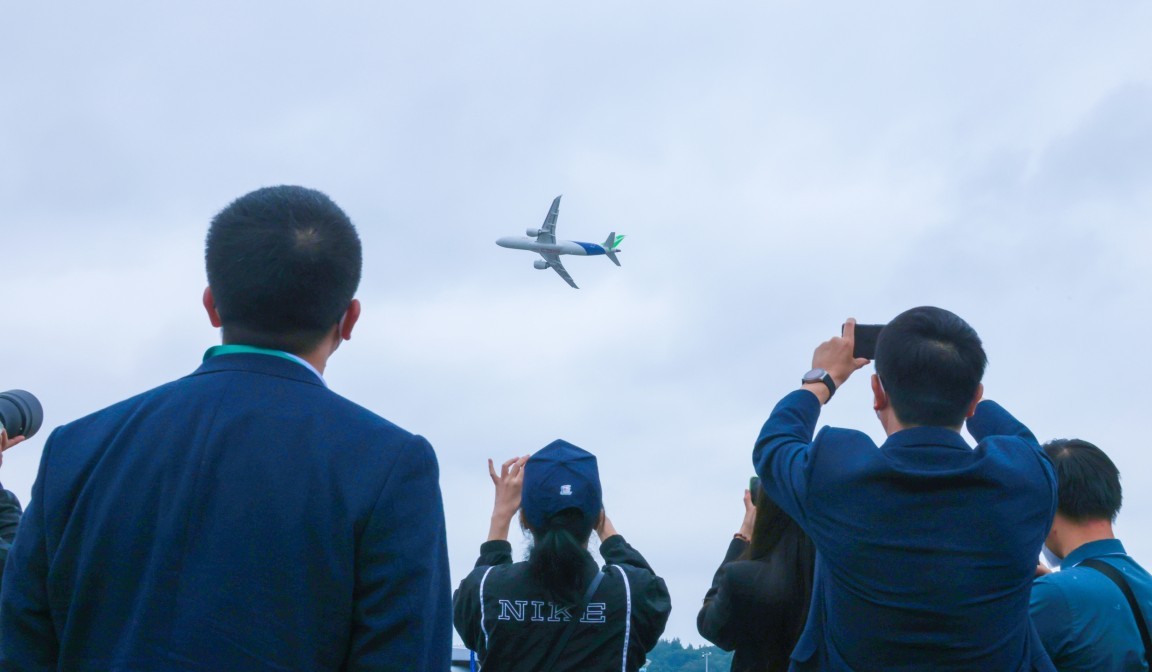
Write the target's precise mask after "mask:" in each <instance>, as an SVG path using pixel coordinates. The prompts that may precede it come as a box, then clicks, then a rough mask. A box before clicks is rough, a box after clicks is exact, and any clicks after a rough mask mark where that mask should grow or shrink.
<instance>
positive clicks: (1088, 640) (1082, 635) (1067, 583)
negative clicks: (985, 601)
mask: <svg viewBox="0 0 1152 672" xmlns="http://www.w3.org/2000/svg"><path fill="white" fill-rule="evenodd" d="M1088 558H1099V559H1100V560H1103V561H1104V562H1107V563H1108V564H1110V565H1112V566H1113V567H1115V568H1116V569H1118V570H1119V571H1120V572H1122V573H1123V574H1124V578H1125V579H1127V581H1128V585H1129V586H1131V588H1132V593H1133V594H1135V595H1136V601H1137V602H1138V603H1139V604H1140V608H1141V609H1142V610H1143V612H1144V615H1145V617H1148V616H1150V615H1152V576H1149V574H1148V572H1146V571H1145V570H1144V568H1143V567H1141V566H1140V565H1138V564H1136V561H1135V560H1133V559H1132V558H1130V557H1129V556H1128V554H1126V553H1125V552H1124V546H1123V544H1121V543H1120V540H1119V539H1101V540H1099V541H1091V542H1088V543H1087V544H1084V545H1083V546H1081V547H1079V548H1077V549H1076V550H1074V551H1072V552H1071V553H1069V554H1068V556H1067V557H1066V558H1064V561H1063V562H1061V563H1060V571H1059V572H1056V573H1054V574H1049V575H1047V576H1042V577H1040V578H1038V579H1036V580H1035V581H1034V582H1033V583H1032V603H1031V612H1032V621H1033V622H1034V623H1035V624H1036V630H1037V632H1039V633H1040V640H1041V641H1042V642H1043V643H1044V649H1045V650H1046V651H1048V655H1049V656H1051V658H1052V662H1053V663H1055V664H1056V669H1058V670H1060V671H1061V672H1066V671H1068V670H1084V671H1085V672H1087V671H1089V670H1090V671H1091V672H1105V671H1110V670H1125V671H1126V670H1147V669H1148V665H1147V664H1145V662H1144V656H1143V652H1144V643H1143V642H1141V641H1140V631H1139V630H1138V629H1137V627H1136V621H1135V619H1133V618H1132V610H1131V609H1129V608H1128V600H1127V599H1125V598H1124V593H1122V592H1120V589H1119V588H1117V587H1116V584H1115V583H1112V580H1111V579H1109V578H1108V577H1107V576H1104V575H1103V574H1101V573H1100V572H1098V571H1096V570H1095V569H1092V568H1091V567H1078V566H1077V565H1079V564H1080V563H1081V562H1083V561H1085V560H1087V559H1088Z"/></svg>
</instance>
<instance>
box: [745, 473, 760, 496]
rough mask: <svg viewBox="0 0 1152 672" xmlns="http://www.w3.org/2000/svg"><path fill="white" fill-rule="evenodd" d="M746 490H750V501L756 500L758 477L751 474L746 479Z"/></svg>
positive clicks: (758, 486) (758, 487)
mask: <svg viewBox="0 0 1152 672" xmlns="http://www.w3.org/2000/svg"><path fill="white" fill-rule="evenodd" d="M748 490H749V491H751V492H752V501H756V493H757V492H760V477H759V476H753V477H752V478H750V479H748Z"/></svg>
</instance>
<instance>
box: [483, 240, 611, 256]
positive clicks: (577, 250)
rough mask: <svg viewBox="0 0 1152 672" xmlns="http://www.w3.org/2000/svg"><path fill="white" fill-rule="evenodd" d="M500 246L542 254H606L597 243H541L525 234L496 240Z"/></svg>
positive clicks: (561, 241) (572, 241)
mask: <svg viewBox="0 0 1152 672" xmlns="http://www.w3.org/2000/svg"><path fill="white" fill-rule="evenodd" d="M496 244H497V245H499V246H500V247H507V248H511V249H513V250H528V251H530V252H539V253H540V254H575V255H579V256H582V257H586V256H589V255H593V254H604V248H603V247H601V246H600V245H597V244H595V243H581V242H577V241H575V240H557V241H556V242H554V243H539V242H536V239H535V238H525V237H523V236H505V237H503V238H500V239H499V240H497V241H496Z"/></svg>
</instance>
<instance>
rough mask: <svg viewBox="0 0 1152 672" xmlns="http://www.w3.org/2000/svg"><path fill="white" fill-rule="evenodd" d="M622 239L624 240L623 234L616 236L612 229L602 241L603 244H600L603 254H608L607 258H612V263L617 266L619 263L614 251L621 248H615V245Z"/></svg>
mask: <svg viewBox="0 0 1152 672" xmlns="http://www.w3.org/2000/svg"><path fill="white" fill-rule="evenodd" d="M622 240H624V236H617V235H616V232H615V231H613V232H612V233H609V234H608V238H607V239H606V240H605V241H604V245H602V247H603V248H604V254H606V255H608V258H609V259H611V260H612V263H614V264H616V265H617V266H619V265H620V260H619V259H617V258H616V253H617V252H620V251H621V250H618V249H616V246H617V245H619V244H620V241H622Z"/></svg>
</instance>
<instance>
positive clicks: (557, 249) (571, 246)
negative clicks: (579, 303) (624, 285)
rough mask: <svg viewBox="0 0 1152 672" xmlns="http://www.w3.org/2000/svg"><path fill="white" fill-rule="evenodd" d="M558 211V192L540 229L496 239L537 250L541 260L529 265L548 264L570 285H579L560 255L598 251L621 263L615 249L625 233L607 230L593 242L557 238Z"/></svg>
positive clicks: (541, 266)
mask: <svg viewBox="0 0 1152 672" xmlns="http://www.w3.org/2000/svg"><path fill="white" fill-rule="evenodd" d="M559 214H560V197H559V196H557V197H556V199H555V200H553V201H552V207H551V208H549V209H548V216H547V217H545V218H544V223H543V224H541V225H540V228H539V229H528V230H527V231H525V233H526V234H528V237H527V238H521V237H518V236H505V237H503V238H501V239H499V240H497V241H496V244H497V245H499V246H500V247H508V248H511V249H513V250H529V251H532V252H539V253H540V256H541V257H544V259H543V260H540V259H537V260H536V261H534V262H532V265H533V266H535V267H536V269H537V270H540V271H542V270H544V269H546V268H551V269H552V270H554V271H556V273H557V274H558V275H559V276H560V277H561V278H564V282H567V283H568V284H569V285H572V288H573V289H580V288H579V287H577V286H576V283H575V282H572V276H570V275H568V271H566V270H564V264H561V263H560V255H562V254H574V255H578V256H583V257H590V256H594V255H598V254H603V255H605V256H606V257H608V258H609V259H611V260H612V263H614V264H616V265H617V266H619V265H620V260H619V259H617V258H616V254H617V253H618V252H622V250H620V249H618V248H617V247H616V246H617V245H619V244H620V241H622V240H624V236H617V235H616V232H615V231H613V232H612V233H609V234H608V238H607V239H606V240H605V241H604V243H603V244H601V245H597V244H596V243H581V242H578V241H575V240H556V217H557V216H558V215H559Z"/></svg>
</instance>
